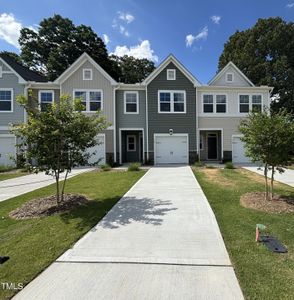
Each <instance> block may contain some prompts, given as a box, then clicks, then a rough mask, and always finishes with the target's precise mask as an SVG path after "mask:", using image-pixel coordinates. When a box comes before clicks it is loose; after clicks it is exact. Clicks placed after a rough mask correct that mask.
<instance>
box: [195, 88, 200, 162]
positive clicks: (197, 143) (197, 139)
mask: <svg viewBox="0 0 294 300" xmlns="http://www.w3.org/2000/svg"><path fill="white" fill-rule="evenodd" d="M195 90H196V94H195V101H196V151H197V156H198V161H199V162H200V151H199V138H200V136H199V135H200V131H199V130H198V128H199V125H198V101H197V92H198V91H197V87H196V86H195Z"/></svg>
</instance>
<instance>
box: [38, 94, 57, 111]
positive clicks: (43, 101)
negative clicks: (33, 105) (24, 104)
mask: <svg viewBox="0 0 294 300" xmlns="http://www.w3.org/2000/svg"><path fill="white" fill-rule="evenodd" d="M53 102H54V92H53V91H39V106H40V110H41V111H46V110H47V108H48V106H50V105H52V103H53Z"/></svg>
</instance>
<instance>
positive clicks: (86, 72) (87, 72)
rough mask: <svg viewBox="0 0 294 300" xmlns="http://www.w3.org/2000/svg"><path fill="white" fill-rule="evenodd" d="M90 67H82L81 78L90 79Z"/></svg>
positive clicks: (91, 75)
mask: <svg viewBox="0 0 294 300" xmlns="http://www.w3.org/2000/svg"><path fill="white" fill-rule="evenodd" d="M92 77H93V74H92V69H83V80H92Z"/></svg>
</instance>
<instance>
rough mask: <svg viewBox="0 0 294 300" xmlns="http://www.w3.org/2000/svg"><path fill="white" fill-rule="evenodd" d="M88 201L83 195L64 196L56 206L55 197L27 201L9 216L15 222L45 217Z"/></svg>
mask: <svg viewBox="0 0 294 300" xmlns="http://www.w3.org/2000/svg"><path fill="white" fill-rule="evenodd" d="M88 201H89V200H88V199H87V198H86V197H85V196H83V195H74V194H65V195H64V199H63V202H62V203H60V204H59V205H57V201H56V196H55V195H52V196H48V197H44V198H40V199H34V200H31V201H28V202H27V203H25V204H24V205H23V206H21V207H20V208H17V209H15V210H13V211H11V212H10V213H9V216H10V217H11V218H13V219H17V220H24V219H31V218H39V217H46V216H51V215H54V214H57V213H61V212H65V211H69V210H71V209H73V208H75V207H77V206H80V205H83V204H86V203H87V202H88Z"/></svg>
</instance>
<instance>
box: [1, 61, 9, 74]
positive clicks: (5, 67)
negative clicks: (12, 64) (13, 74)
mask: <svg viewBox="0 0 294 300" xmlns="http://www.w3.org/2000/svg"><path fill="white" fill-rule="evenodd" d="M0 67H2V71H5V72H6V71H11V69H9V68H8V67H7V66H6V65H5V64H4V63H3V62H2V61H0Z"/></svg>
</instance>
